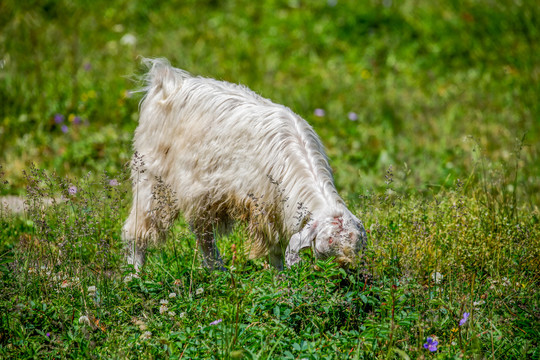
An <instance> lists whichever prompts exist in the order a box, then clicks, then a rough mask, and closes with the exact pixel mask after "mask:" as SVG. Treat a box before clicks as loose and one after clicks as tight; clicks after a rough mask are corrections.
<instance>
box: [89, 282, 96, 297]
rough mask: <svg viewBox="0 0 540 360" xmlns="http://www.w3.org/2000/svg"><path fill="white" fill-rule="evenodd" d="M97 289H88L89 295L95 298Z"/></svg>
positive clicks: (91, 287)
mask: <svg viewBox="0 0 540 360" xmlns="http://www.w3.org/2000/svg"><path fill="white" fill-rule="evenodd" d="M96 290H97V289H96V287H95V286H94V285H92V286H89V287H88V295H90V296H93V295H96Z"/></svg>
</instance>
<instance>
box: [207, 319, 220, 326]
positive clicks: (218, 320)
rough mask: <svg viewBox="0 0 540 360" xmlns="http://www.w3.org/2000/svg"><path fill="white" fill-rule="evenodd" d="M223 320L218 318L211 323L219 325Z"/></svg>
mask: <svg viewBox="0 0 540 360" xmlns="http://www.w3.org/2000/svg"><path fill="white" fill-rule="evenodd" d="M222 321H223V319H217V320H216V321H212V322H211V323H210V325H217V324H219V323H220V322H222Z"/></svg>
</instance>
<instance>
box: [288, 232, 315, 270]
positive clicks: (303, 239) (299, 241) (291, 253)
mask: <svg viewBox="0 0 540 360" xmlns="http://www.w3.org/2000/svg"><path fill="white" fill-rule="evenodd" d="M316 235H317V223H309V224H307V225H306V226H304V228H303V229H302V230H301V231H300V232H297V233H296V234H294V235H293V236H292V237H291V240H290V241H289V246H287V250H286V251H285V263H286V264H287V267H291V266H292V265H294V264H296V263H297V262H299V261H300V255H298V253H299V252H300V250H302V249H305V248H308V247H311V246H312V243H313V240H314V239H315V236H316Z"/></svg>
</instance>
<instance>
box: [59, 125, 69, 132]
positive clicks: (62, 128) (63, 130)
mask: <svg viewBox="0 0 540 360" xmlns="http://www.w3.org/2000/svg"><path fill="white" fill-rule="evenodd" d="M61 130H62V132H63V133H64V134H67V132H68V131H69V128H68V127H67V125H66V124H64V125H62V127H61Z"/></svg>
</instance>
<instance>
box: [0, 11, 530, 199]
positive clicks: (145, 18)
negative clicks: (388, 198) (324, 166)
mask: <svg viewBox="0 0 540 360" xmlns="http://www.w3.org/2000/svg"><path fill="white" fill-rule="evenodd" d="M539 15H540V6H539V5H538V2H537V1H534V0H522V1H519V0H515V1H514V0H502V1H488V0H485V1H483V0H478V1H450V0H448V1H438V2H432V1H413V0H405V1H392V0H383V1H341V0H317V1H299V0H296V1H295V0H290V1H282V0H269V1H248V0H239V1H217V0H208V1H133V0H129V1H127V0H119V1H110V0H109V1H103V0H95V1H67V0H66V1H63V0H58V1H55V0H27V1H20V0H3V1H1V2H0V102H1V103H0V164H1V165H2V167H3V171H4V172H5V177H6V179H7V180H8V181H9V184H8V185H7V186H5V187H4V188H3V189H2V192H3V193H20V192H21V191H23V189H24V183H25V182H24V178H23V175H22V171H23V170H24V169H27V168H28V166H29V165H30V164H31V163H35V164H36V165H37V166H38V167H40V168H45V169H49V170H53V171H56V172H58V173H59V174H61V175H69V176H81V175H83V174H86V173H88V172H90V171H91V172H92V173H94V174H96V176H97V175H99V174H100V173H102V172H103V171H107V172H109V173H113V174H114V173H116V172H119V171H121V170H122V169H123V167H124V165H125V164H126V163H127V162H128V161H129V159H130V156H131V139H132V134H133V131H134V129H135V127H136V125H137V116H138V114H137V110H138V109H137V107H138V102H139V100H140V97H141V94H137V93H134V94H132V93H131V91H132V90H136V89H137V88H138V86H139V85H140V84H139V83H138V82H137V81H136V80H137V78H138V77H139V76H140V75H141V74H142V73H143V69H142V67H141V65H140V63H141V62H140V57H141V56H144V57H166V58H168V59H169V60H170V61H171V63H172V64H173V65H174V66H176V67H179V68H183V69H185V70H188V71H190V72H191V73H193V74H197V75H203V76H208V77H213V78H217V79H222V80H227V81H230V82H235V83H241V84H244V85H246V86H248V87H250V88H251V89H253V90H255V91H256V92H257V93H259V94H261V95H262V96H264V97H267V98H270V99H272V100H273V101H274V102H277V103H282V104H285V105H287V106H289V107H290V108H291V109H292V110H293V111H295V112H296V113H298V114H299V115H301V116H302V117H304V118H305V119H306V120H307V121H308V122H309V123H311V124H312V125H313V127H314V128H315V130H316V131H317V132H318V133H319V135H320V136H321V138H322V140H323V143H324V144H325V146H326V147H327V150H328V155H329V156H330V158H331V165H332V166H333V168H334V170H335V176H336V182H337V186H338V189H339V190H340V191H341V192H342V194H343V195H344V197H346V198H349V199H354V198H357V196H358V195H359V194H362V193H365V192H367V191H370V190H378V189H384V187H385V186H386V184H385V174H386V172H387V170H388V168H389V167H390V166H392V172H393V181H394V188H395V189H396V190H397V191H404V192H405V191H412V190H415V191H418V192H421V193H424V194H429V193H431V192H433V191H437V190H438V189H439V188H441V187H443V188H444V187H449V186H453V185H454V184H455V182H456V180H457V179H462V180H464V181H465V183H466V186H469V187H471V188H474V187H478V188H482V189H483V191H488V192H489V191H493V192H497V191H503V192H504V191H508V192H515V193H516V194H517V196H518V199H519V201H520V203H522V204H523V205H527V206H530V207H531V208H535V207H536V208H537V207H538V205H539V204H540V201H539V199H540V197H539V195H538V194H539V193H540V181H539V176H538V174H540V162H539V159H538V157H539V140H540V120H539V119H540V113H539V105H538V98H539V91H538V90H539V75H540V57H539V54H540V51H539V43H540V36H539V32H540V30H539V29H540V27H539V23H538V19H539ZM316 109H322V110H324V115H323V116H320V115H321V114H322V112H321V111H320V110H317V111H316Z"/></svg>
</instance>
